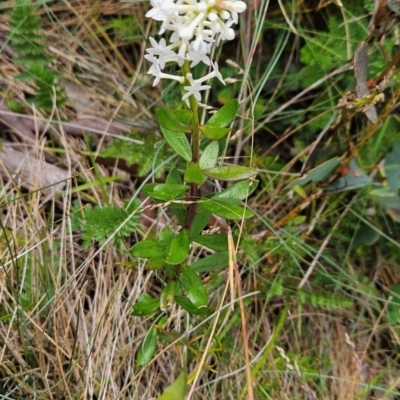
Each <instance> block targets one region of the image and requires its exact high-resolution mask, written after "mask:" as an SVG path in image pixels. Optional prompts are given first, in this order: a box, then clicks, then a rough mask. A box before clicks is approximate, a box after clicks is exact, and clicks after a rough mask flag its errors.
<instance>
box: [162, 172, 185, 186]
mask: <svg viewBox="0 0 400 400" xmlns="http://www.w3.org/2000/svg"><path fill="white" fill-rule="evenodd" d="M165 183H170V184H175V185H181V184H182V178H181V175H180V174H179V172H178V170H177V168H172V169H171V171H169V174H168V176H167V180H166V181H165Z"/></svg>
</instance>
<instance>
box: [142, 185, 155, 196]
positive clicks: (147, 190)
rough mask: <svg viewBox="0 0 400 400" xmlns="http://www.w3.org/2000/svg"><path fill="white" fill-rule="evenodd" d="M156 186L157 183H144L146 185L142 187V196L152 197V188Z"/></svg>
mask: <svg viewBox="0 0 400 400" xmlns="http://www.w3.org/2000/svg"><path fill="white" fill-rule="evenodd" d="M157 185H158V183H146V185H144V186H143V187H142V192H143V194H144V195H146V196H152V195H153V191H154V188H155V187H156V186H157Z"/></svg>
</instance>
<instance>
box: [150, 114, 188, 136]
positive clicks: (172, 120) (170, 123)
mask: <svg viewBox="0 0 400 400" xmlns="http://www.w3.org/2000/svg"><path fill="white" fill-rule="evenodd" d="M156 118H157V121H158V123H159V124H160V127H161V128H164V129H166V130H168V131H170V132H173V133H188V132H190V128H189V127H187V126H185V125H182V124H181V123H180V122H179V120H178V117H177V116H176V115H175V114H174V113H173V112H172V111H171V110H169V109H166V108H158V109H157V110H156ZM163 133H164V132H163Z"/></svg>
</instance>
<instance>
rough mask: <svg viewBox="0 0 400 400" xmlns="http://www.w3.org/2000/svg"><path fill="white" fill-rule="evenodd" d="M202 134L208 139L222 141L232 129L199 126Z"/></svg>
mask: <svg viewBox="0 0 400 400" xmlns="http://www.w3.org/2000/svg"><path fill="white" fill-rule="evenodd" d="M199 129H200V131H201V133H202V134H203V135H204V136H205V137H206V138H208V139H211V140H220V139H222V138H224V137H225V136H226V135H227V134H228V133H229V131H230V130H231V128H222V127H219V126H211V125H201V126H199Z"/></svg>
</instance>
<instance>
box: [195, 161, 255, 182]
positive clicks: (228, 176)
mask: <svg viewBox="0 0 400 400" xmlns="http://www.w3.org/2000/svg"><path fill="white" fill-rule="evenodd" d="M202 172H203V174H204V175H206V176H208V177H210V178H214V179H219V180H221V181H240V180H242V179H249V178H253V177H254V176H256V175H257V171H256V170H255V169H253V168H249V167H242V166H240V165H231V166H222V167H214V168H207V169H203V170H202Z"/></svg>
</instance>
